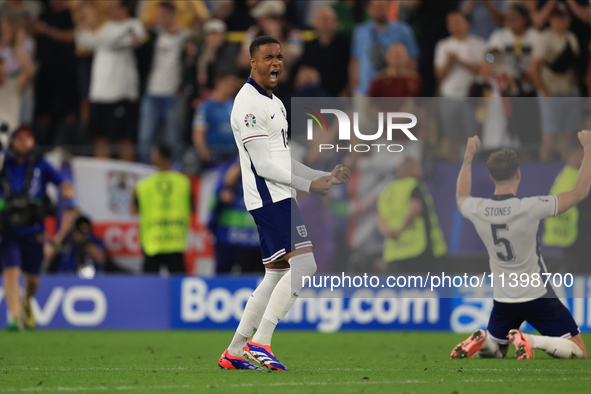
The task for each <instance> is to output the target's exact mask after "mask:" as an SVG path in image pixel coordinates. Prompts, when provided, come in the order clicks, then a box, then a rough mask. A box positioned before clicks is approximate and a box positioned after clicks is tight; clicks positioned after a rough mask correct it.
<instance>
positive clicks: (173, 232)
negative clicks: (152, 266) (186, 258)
mask: <svg viewBox="0 0 591 394" xmlns="http://www.w3.org/2000/svg"><path fill="white" fill-rule="evenodd" d="M135 190H136V193H137V200H138V205H139V217H140V239H141V244H142V248H143V250H144V253H145V254H146V255H147V256H154V255H157V254H164V253H182V252H184V251H185V247H186V244H187V231H188V228H189V221H190V218H191V181H190V180H189V178H188V177H187V176H185V175H183V174H181V173H179V172H176V171H159V172H157V173H155V174H154V175H151V176H150V177H148V178H145V179H143V180H141V181H140V182H138V184H137V186H136V189H135Z"/></svg>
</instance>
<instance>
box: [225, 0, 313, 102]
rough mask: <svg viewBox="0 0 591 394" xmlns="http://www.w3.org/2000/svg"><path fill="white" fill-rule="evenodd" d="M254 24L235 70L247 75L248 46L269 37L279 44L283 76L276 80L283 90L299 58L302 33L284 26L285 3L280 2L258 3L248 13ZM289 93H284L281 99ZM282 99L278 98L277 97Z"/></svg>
mask: <svg viewBox="0 0 591 394" xmlns="http://www.w3.org/2000/svg"><path fill="white" fill-rule="evenodd" d="M250 14H251V15H252V17H253V18H255V19H256V21H257V24H256V25H253V26H251V27H250V28H249V29H248V30H247V31H246V35H245V38H244V40H243V41H242V48H241V50H240V53H239V54H238V57H237V59H236V60H237V63H238V67H240V69H241V70H243V71H246V70H248V72H250V50H249V47H250V43H251V42H252V41H253V40H254V39H255V38H257V37H259V36H263V35H269V36H271V37H273V38H275V39H277V40H278V41H279V42H280V43H281V48H282V53H283V65H284V68H283V72H282V73H281V75H280V76H279V83H280V86H279V89H285V86H286V84H287V83H288V82H289V80H290V78H292V77H293V76H292V75H291V70H292V68H293V67H294V65H295V64H296V63H297V62H298V60H299V59H300V57H301V56H302V53H303V50H304V41H303V39H302V35H301V32H300V31H299V30H298V29H297V28H296V27H295V26H293V25H291V24H289V23H287V22H285V18H284V16H285V3H284V2H283V1H279V0H271V1H261V2H259V3H257V5H256V6H255V7H254V8H253V9H252V10H251V11H250ZM288 93H289V92H286V91H283V95H284V96H285V95H287V94H288ZM280 95H281V94H280Z"/></svg>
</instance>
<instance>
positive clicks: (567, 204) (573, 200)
mask: <svg viewBox="0 0 591 394" xmlns="http://www.w3.org/2000/svg"><path fill="white" fill-rule="evenodd" d="M579 141H581V145H583V150H584V151H585V155H584V156H583V162H582V163H581V168H580V169H579V175H578V176H577V182H576V183H575V187H574V188H573V189H572V190H569V191H567V192H562V193H559V194H557V195H556V199H557V200H558V214H561V213H563V212H566V211H568V210H569V209H571V208H572V207H574V206H575V205H577V204H578V203H580V202H581V201H583V200H584V199H586V198H587V197H588V196H589V189H590V188H591V131H589V130H583V131H580V132H579Z"/></svg>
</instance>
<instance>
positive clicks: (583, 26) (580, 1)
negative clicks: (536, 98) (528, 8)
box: [532, 0, 591, 96]
mask: <svg viewBox="0 0 591 394" xmlns="http://www.w3.org/2000/svg"><path fill="white" fill-rule="evenodd" d="M535 3H536V10H535V12H534V13H533V14H532V17H533V21H534V26H535V27H536V28H537V29H539V30H543V29H544V28H546V27H548V24H549V20H550V16H551V15H552V13H553V12H554V9H555V8H556V7H557V6H558V7H561V9H565V10H566V12H567V13H568V14H569V15H570V21H571V23H570V26H569V30H570V31H571V32H572V33H573V34H574V35H575V36H576V37H577V41H578V43H579V51H580V52H579V57H578V58H577V63H576V73H577V77H578V78H579V82H580V85H579V88H580V89H582V92H581V93H582V94H583V95H585V96H587V95H588V92H586V91H585V90H586V86H585V85H584V84H583V83H582V82H583V81H584V76H585V73H586V72H587V64H588V63H589V44H590V43H591V26H590V23H591V6H589V0H537V2H535Z"/></svg>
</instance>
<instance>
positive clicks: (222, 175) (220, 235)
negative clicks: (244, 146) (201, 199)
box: [209, 157, 263, 274]
mask: <svg viewBox="0 0 591 394" xmlns="http://www.w3.org/2000/svg"><path fill="white" fill-rule="evenodd" d="M218 174H219V178H218V182H217V185H216V188H215V200H214V208H213V209H212V213H211V218H210V220H209V229H210V230H211V232H212V233H213V235H214V238H215V258H216V273H218V274H222V273H229V272H231V271H232V270H233V267H235V266H239V267H240V272H242V273H246V272H262V271H263V266H262V264H261V261H262V257H261V250H260V247H259V233H258V230H257V226H256V223H255V222H254V219H253V217H252V215H251V214H249V213H248V211H247V210H246V205H244V194H243V190H242V178H241V176H240V162H239V161H238V158H237V157H235V158H233V159H230V160H228V161H227V162H225V163H223V164H222V165H221V166H220V169H219V171H218Z"/></svg>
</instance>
